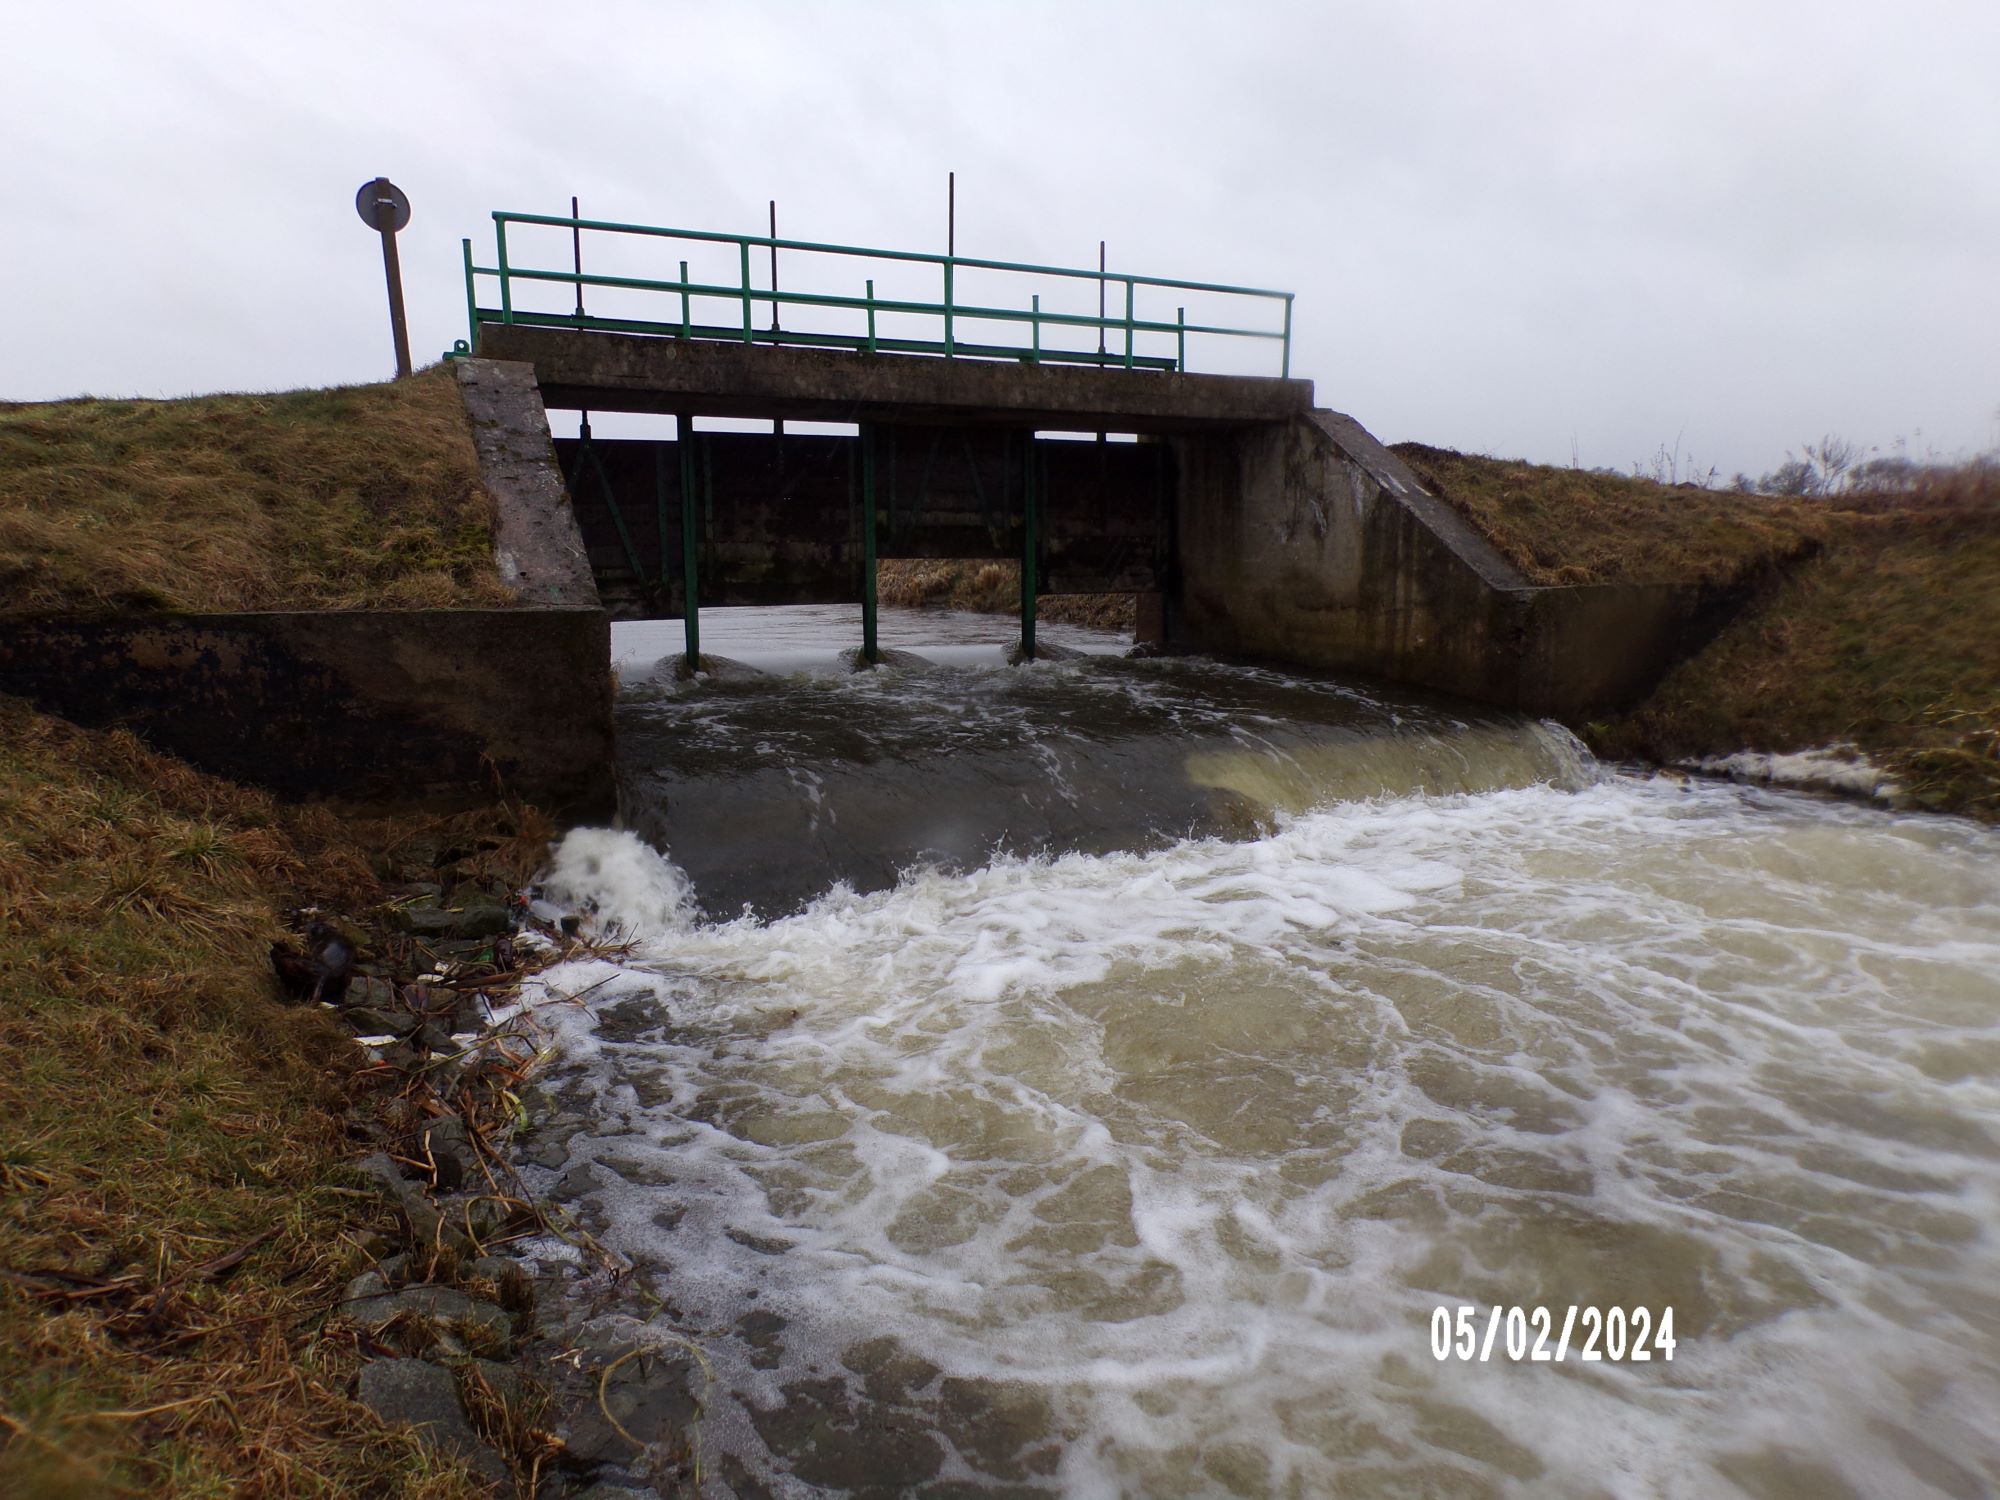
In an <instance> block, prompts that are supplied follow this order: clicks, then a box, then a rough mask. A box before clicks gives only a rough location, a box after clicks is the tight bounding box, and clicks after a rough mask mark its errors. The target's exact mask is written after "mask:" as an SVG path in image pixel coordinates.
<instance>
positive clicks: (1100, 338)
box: [1097, 240, 1104, 354]
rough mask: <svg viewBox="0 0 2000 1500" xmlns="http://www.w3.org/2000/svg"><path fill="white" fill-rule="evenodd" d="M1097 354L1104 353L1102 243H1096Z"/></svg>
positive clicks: (1100, 241) (1101, 241)
mask: <svg viewBox="0 0 2000 1500" xmlns="http://www.w3.org/2000/svg"><path fill="white" fill-rule="evenodd" d="M1097 352H1098V353H1099V354H1102V353H1103V352H1104V241H1103V240H1099V241H1098V242H1097Z"/></svg>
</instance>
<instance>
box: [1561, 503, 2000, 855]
mask: <svg viewBox="0 0 2000 1500" xmlns="http://www.w3.org/2000/svg"><path fill="white" fill-rule="evenodd" d="M1827 505H1828V511H1827V527H1828V530H1827V539H1826V543H1825V547H1824V549H1823V550H1822V551H1821V552H1820V553H1819V554H1818V555H1817V556H1815V557H1813V558H1811V559H1809V560H1807V561H1805V562H1803V563H1800V564H1798V565H1797V566H1795V567H1793V568H1791V569H1790V570H1788V571H1787V573H1786V574H1785V576H1784V577H1783V578H1782V579H1780V580H1779V581H1777V582H1776V583H1775V584H1774V585H1773V586H1772V587H1771V588H1770V589H1769V590H1768V591H1766V592H1765V594H1764V595H1763V597H1762V598H1760V599H1759V600H1758V601H1757V602H1756V603H1755V604H1753V605H1752V606H1751V607H1750V608H1749V609H1748V610H1746V611H1745V612H1744V614H1743V615H1741V616H1740V617H1739V618H1737V619H1736V620H1735V621H1734V622H1732V623H1731V624H1730V625H1729V626H1728V627H1727V628H1726V629H1724V630H1723V632H1722V633H1721V634H1720V635H1719V636H1717V637H1716V639H1715V640H1714V641H1712V642H1711V643H1710V644H1709V645H1708V647H1707V649H1705V650H1703V651H1702V652H1700V653H1699V654H1697V655H1696V656H1695V657H1693V658H1692V659H1691V660H1689V661H1686V662H1684V663H1682V664H1681V665H1680V666H1679V667H1677V668H1675V669H1674V671H1673V672H1672V673H1670V674H1669V675H1668V677H1667V678H1666V680H1665V681H1664V682H1662V683H1661V684H1660V686H1659V688H1658V689H1657V690H1656V691H1655V692H1654V693H1653V695H1652V696H1651V697H1650V698H1649V699H1648V700H1647V701H1646V702H1645V703H1644V704H1642V705H1641V706H1640V707H1639V708H1638V709H1637V710H1635V711H1634V712H1633V713H1631V714H1630V715H1627V716H1626V717H1624V718H1622V719H1619V720H1617V721H1615V722H1612V723H1609V724H1604V725H1598V726H1594V733H1593V736H1592V737H1593V739H1595V740H1596V741H1597V742H1598V744H1599V745H1600V746H1601V747H1602V748H1603V749H1604V750H1605V751H1607V752H1609V753H1615V754H1643V755H1646V756H1648V757H1650V758H1652V759H1656V760H1674V759H1679V758H1681V757H1685V756H1693V755H1704V754H1727V753H1729V752H1731V751H1734V750H1739V749H1755V750H1773V751H1784V750H1799V749H1807V748H1812V747H1817V746H1821V745H1826V744H1829V743H1832V742H1836V741H1842V740H1850V741H1853V742H1854V743H1856V744H1858V745H1860V746H1861V747H1862V748H1863V749H1865V750H1867V751H1869V752H1870V753H1871V755H1873V756H1874V757H1875V758H1876V759H1877V760H1879V761H1881V762H1883V763H1884V764H1886V765H1887V766H1888V767H1889V768H1890V769H1892V770H1893V771H1894V772H1895V773H1896V774H1897V776H1898V778H1899V780H1901V782H1902V783H1903V785H1904V786H1905V787H1906V789H1908V790H1909V791H1911V792H1912V793H1913V794H1914V795H1915V796H1916V797H1917V798H1918V799H1919V800H1920V801H1923V802H1925V803H1927V804H1929V805H1931V806H1935V807H1940V808H1948V809H1951V810H1954V811H1959V812H1965V813H1969V814H1971V815H1973V816H1977V817H1982V818H1987V819H1995V818H2000V471H1996V470H1994V469H1992V468H1990V467H1989V468H1984V469H1982V468H1977V467H1974V468H1969V469H1967V470H1964V471H1962V472H1960V473H1958V474H1955V475H1945V476H1939V477H1937V478H1935V479H1933V480H1932V481H1931V482H1929V483H1928V484H1926V485H1925V487H1924V488H1922V489H1921V490H1919V491H1918V492H1917V493H1915V494H1911V495H1872V496H1855V497H1843V498H1841V499H1840V500H1838V501H1837V502H1828V503H1827ZM1835 506H1837V507H1838V508H1837V509H1836V508H1834V507H1835Z"/></svg>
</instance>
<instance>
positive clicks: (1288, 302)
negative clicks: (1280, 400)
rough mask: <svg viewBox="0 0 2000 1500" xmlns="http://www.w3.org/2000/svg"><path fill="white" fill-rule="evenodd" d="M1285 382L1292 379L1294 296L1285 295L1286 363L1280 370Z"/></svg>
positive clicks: (1288, 293)
mask: <svg viewBox="0 0 2000 1500" xmlns="http://www.w3.org/2000/svg"><path fill="white" fill-rule="evenodd" d="M1279 375H1280V377H1281V378H1283V379H1285V380H1290V379H1291V378H1292V294H1291V293H1290V292H1287V293H1285V362H1284V364H1283V365H1282V366H1281V367H1280V369H1279Z"/></svg>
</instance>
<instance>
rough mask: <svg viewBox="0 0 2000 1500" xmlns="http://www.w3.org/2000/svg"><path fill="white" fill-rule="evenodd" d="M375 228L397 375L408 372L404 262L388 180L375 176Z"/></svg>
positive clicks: (404, 374)
mask: <svg viewBox="0 0 2000 1500" xmlns="http://www.w3.org/2000/svg"><path fill="white" fill-rule="evenodd" d="M375 227H376V228H377V229H379V230H381V232H382V275H383V277H384V279H386V280H387V281H388V283H389V332H390V334H391V335H392V336H393V337H394V338H395V340H396V378H397V379H399V380H400V379H402V378H403V377H404V376H406V375H408V374H409V373H410V369H411V366H410V329H409V325H408V323H406V322H405V321H404V318H403V265H402V262H401V261H400V260H398V259H397V257H396V205H395V200H394V199H393V198H391V197H390V195H389V179H388V178H386V177H378V178H376V179H375Z"/></svg>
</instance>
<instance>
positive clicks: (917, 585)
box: [875, 557, 1138, 635]
mask: <svg viewBox="0 0 2000 1500" xmlns="http://www.w3.org/2000/svg"><path fill="white" fill-rule="evenodd" d="M875 590H876V597H877V598H878V599H879V600H880V601H881V602H882V603H884V604H888V605H894V606H896V607H898V608H902V609H963V610H970V611H972V612H973V613H974V614H986V615H1010V614H1014V613H1016V612H1017V611H1018V610H1019V609H1020V608H1021V565H1020V564H1019V563H1017V562H1013V561H1011V560H1009V561H998V560H994V559H991V558H957V557H954V558H919V557H894V558H884V559H883V560H882V562H881V563H880V564H879V565H878V567H877V569H876V575H875ZM1137 613H1138V605H1137V601H1136V600H1135V599H1134V598H1133V596H1132V595H1130V594H1043V595H1042V596H1041V597H1040V598H1038V599H1037V600H1036V601H1035V615H1036V618H1038V619H1042V620H1052V621H1055V622H1057V623H1059V624H1064V625H1088V626H1092V627H1094V628H1095V629H1098V630H1119V631H1123V632H1125V633H1126V634H1127V635H1130V634H1131V633H1132V628H1133V624H1134V621H1135V620H1136V618H1137Z"/></svg>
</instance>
